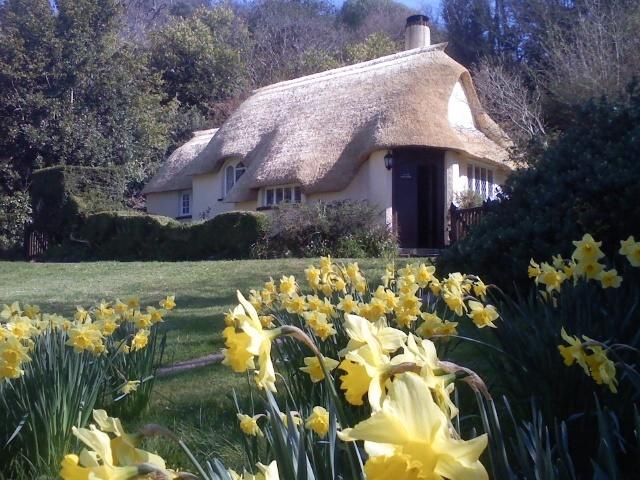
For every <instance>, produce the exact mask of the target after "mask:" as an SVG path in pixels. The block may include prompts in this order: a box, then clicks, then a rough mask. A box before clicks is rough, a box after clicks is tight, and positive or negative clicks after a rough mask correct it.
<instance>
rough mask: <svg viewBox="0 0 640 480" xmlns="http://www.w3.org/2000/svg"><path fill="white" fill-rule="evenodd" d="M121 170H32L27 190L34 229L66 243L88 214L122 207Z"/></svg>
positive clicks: (61, 168)
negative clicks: (31, 208)
mask: <svg viewBox="0 0 640 480" xmlns="http://www.w3.org/2000/svg"><path fill="white" fill-rule="evenodd" d="M120 170H121V169H120ZM120 170H119V169H116V168H111V167H78V166H58V167H50V168H43V169H41V170H37V171H35V172H34V173H33V176H32V179H31V186H30V188H29V192H30V194H31V205H32V207H33V226H34V229H35V230H38V231H40V232H42V233H45V234H47V235H48V237H49V239H50V242H52V243H53V244H59V243H63V242H66V241H68V240H69V237H70V234H71V232H73V231H74V230H75V229H76V227H77V226H78V225H81V224H82V222H83V221H84V218H85V217H86V216H87V215H90V214H92V213H95V212H99V211H103V210H116V209H120V208H122V206H123V195H124V189H125V181H124V177H123V175H122V173H121V171H120Z"/></svg>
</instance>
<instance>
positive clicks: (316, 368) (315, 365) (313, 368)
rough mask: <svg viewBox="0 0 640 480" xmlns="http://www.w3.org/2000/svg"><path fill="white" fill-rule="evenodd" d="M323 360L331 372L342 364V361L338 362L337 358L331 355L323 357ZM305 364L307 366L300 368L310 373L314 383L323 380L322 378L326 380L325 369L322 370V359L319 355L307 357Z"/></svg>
mask: <svg viewBox="0 0 640 480" xmlns="http://www.w3.org/2000/svg"><path fill="white" fill-rule="evenodd" d="M322 361H323V362H324V366H325V368H326V369H327V371H329V372H330V371H332V370H333V369H335V368H336V367H337V366H338V365H339V364H340V362H338V361H337V360H334V359H333V358H329V357H323V359H322ZM304 364H305V366H304V367H300V370H301V371H303V372H305V373H307V374H309V376H310V377H311V381H312V382H313V383H317V382H321V381H322V380H324V371H323V370H322V365H320V360H318V357H305V358H304Z"/></svg>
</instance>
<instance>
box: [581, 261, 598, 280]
mask: <svg viewBox="0 0 640 480" xmlns="http://www.w3.org/2000/svg"><path fill="white" fill-rule="evenodd" d="M603 269H604V266H603V265H602V264H601V263H599V262H598V261H597V260H579V261H578V262H577V263H576V266H575V267H574V273H575V275H577V276H578V277H586V278H588V279H596V278H598V276H599V275H600V273H601V272H602V270H603Z"/></svg>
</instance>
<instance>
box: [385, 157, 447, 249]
mask: <svg viewBox="0 0 640 480" xmlns="http://www.w3.org/2000/svg"><path fill="white" fill-rule="evenodd" d="M393 157H394V160H393V212H394V223H395V228H396V232H397V235H398V241H399V243H400V247H401V248H442V247H444V195H445V192H444V150H437V149H432V148H402V149H394V150H393Z"/></svg>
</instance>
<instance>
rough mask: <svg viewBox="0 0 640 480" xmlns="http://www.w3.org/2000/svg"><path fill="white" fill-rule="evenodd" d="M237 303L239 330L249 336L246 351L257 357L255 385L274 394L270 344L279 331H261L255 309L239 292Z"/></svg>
mask: <svg viewBox="0 0 640 480" xmlns="http://www.w3.org/2000/svg"><path fill="white" fill-rule="evenodd" d="M291 278H293V277H291ZM238 301H239V302H240V305H239V306H240V307H241V310H239V311H242V313H241V314H238V315H237V316H238V318H239V319H240V322H241V323H240V328H241V329H242V331H243V332H244V333H246V334H247V335H248V336H249V344H248V345H247V347H246V351H247V352H248V353H250V354H252V355H254V356H258V364H259V366H260V369H259V371H258V373H257V374H256V384H257V385H258V387H259V388H263V389H266V390H270V391H272V392H275V391H276V385H275V382H276V373H275V369H274V368H273V362H272V361H271V342H272V341H273V339H275V338H276V337H277V336H278V335H280V332H281V329H280V328H274V329H270V330H266V329H263V328H262V323H261V322H260V318H258V313H257V312H256V310H255V308H253V305H251V303H249V302H248V301H247V300H246V299H245V298H244V296H243V295H242V293H240V291H238Z"/></svg>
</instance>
